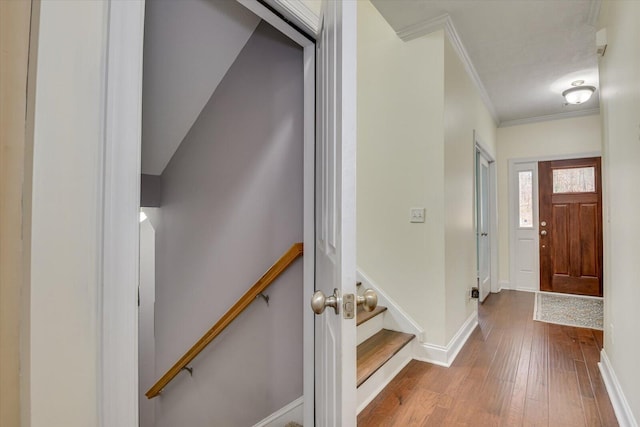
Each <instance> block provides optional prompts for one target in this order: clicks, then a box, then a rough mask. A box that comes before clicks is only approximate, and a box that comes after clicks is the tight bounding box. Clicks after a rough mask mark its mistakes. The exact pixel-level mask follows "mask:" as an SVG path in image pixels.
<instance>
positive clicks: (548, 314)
mask: <svg viewBox="0 0 640 427" xmlns="http://www.w3.org/2000/svg"><path fill="white" fill-rule="evenodd" d="M535 301H536V303H535V308H534V310H533V320H538V321H540V322H547V323H556V324H558V325H567V326H577V327H579V328H590V329H599V330H602V326H603V319H602V317H603V314H602V310H603V309H602V298H598V297H584V296H577V295H568V294H549V293H543V292H537V293H536V300H535Z"/></svg>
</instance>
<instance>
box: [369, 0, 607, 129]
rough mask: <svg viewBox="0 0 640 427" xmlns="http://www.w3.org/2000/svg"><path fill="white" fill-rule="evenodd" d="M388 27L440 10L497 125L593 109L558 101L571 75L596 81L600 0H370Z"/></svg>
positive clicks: (592, 103)
mask: <svg viewBox="0 0 640 427" xmlns="http://www.w3.org/2000/svg"><path fill="white" fill-rule="evenodd" d="M372 2H373V4H374V5H375V6H376V8H377V9H378V10H379V11H380V13H381V14H382V15H383V16H384V18H385V19H386V20H387V22H389V24H390V25H391V26H392V27H393V29H394V30H395V31H396V32H401V31H402V30H403V29H406V28H407V27H411V26H415V25H419V24H420V23H421V22H426V21H429V20H433V19H435V18H437V17H440V16H442V15H444V14H448V15H449V16H450V18H451V21H452V22H453V25H454V27H455V29H456V32H457V33H458V36H459V38H460V40H461V42H462V44H463V45H464V48H465V49H466V51H467V54H468V56H469V58H470V60H471V62H472V64H473V66H474V67H475V70H476V72H477V74H478V77H479V79H480V81H481V82H482V85H483V86H484V88H485V89H486V92H487V94H488V96H489V98H490V100H491V103H492V104H493V108H494V110H495V113H496V117H495V118H496V119H497V122H498V123H499V124H501V125H508V124H514V123H517V122H520V121H532V120H535V119H542V118H552V117H548V116H556V117H564V116H569V115H573V114H575V115H580V114H586V113H589V112H594V110H596V109H597V108H598V107H599V105H598V92H597V91H596V93H595V95H594V96H593V97H592V98H591V99H590V100H589V101H588V102H586V103H584V104H581V105H564V98H563V97H562V96H561V93H562V91H563V90H565V89H567V88H569V87H571V82H572V81H574V80H577V79H581V80H585V84H589V85H592V86H595V87H598V71H597V67H598V60H597V54H596V43H595V33H596V27H595V22H596V20H597V17H598V12H599V7H600V0H448V1H442V0H439V1H432V0H372Z"/></svg>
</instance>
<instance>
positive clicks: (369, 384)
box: [357, 316, 413, 413]
mask: <svg viewBox="0 0 640 427" xmlns="http://www.w3.org/2000/svg"><path fill="white" fill-rule="evenodd" d="M377 317H381V316H377ZM372 320H373V319H372ZM372 320H371V321H372ZM371 321H369V322H365V323H363V324H362V325H360V326H363V325H366V324H367V323H370V322H371ZM358 328H359V327H358ZM412 348H413V342H410V343H408V344H407V345H405V346H404V347H402V349H401V350H400V351H398V352H397V353H396V354H395V355H394V356H393V357H392V358H391V359H389V360H388V361H387V362H386V363H385V364H384V365H383V366H382V367H380V369H378V370H377V371H376V372H375V373H374V374H373V375H371V376H370V377H369V378H368V379H367V380H366V381H365V382H364V383H362V384H361V385H360V387H358V389H357V403H358V413H360V411H362V410H363V409H364V408H366V407H367V405H368V404H369V403H371V401H372V400H373V399H374V398H375V397H376V396H377V395H378V394H379V393H380V392H381V391H382V390H383V389H384V388H385V387H386V386H387V385H388V384H389V383H390V382H391V380H392V379H393V378H394V377H395V376H396V375H398V373H399V372H400V371H401V370H402V368H404V367H405V366H406V365H407V364H408V363H409V362H410V361H411V359H412V355H413V353H412Z"/></svg>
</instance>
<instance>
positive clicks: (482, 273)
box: [476, 151, 491, 302]
mask: <svg viewBox="0 0 640 427" xmlns="http://www.w3.org/2000/svg"><path fill="white" fill-rule="evenodd" d="M476 153H477V154H476V158H477V167H476V173H477V177H476V185H477V189H476V209H477V210H478V212H477V231H476V236H477V246H478V288H479V291H480V301H481V302H482V301H484V300H485V299H486V298H487V296H489V294H490V293H491V239H490V238H489V230H490V228H491V222H490V211H489V179H490V178H489V161H488V160H487V159H486V158H485V156H483V155H482V153H481V152H480V151H477V152H476Z"/></svg>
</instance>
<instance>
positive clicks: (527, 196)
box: [518, 171, 533, 228]
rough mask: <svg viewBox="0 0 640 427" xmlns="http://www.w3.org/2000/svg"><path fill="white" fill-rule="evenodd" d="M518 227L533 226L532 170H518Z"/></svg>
mask: <svg viewBox="0 0 640 427" xmlns="http://www.w3.org/2000/svg"><path fill="white" fill-rule="evenodd" d="M518 200H519V203H520V205H519V214H518V218H519V225H520V228H533V171H520V172H518Z"/></svg>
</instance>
